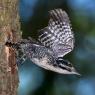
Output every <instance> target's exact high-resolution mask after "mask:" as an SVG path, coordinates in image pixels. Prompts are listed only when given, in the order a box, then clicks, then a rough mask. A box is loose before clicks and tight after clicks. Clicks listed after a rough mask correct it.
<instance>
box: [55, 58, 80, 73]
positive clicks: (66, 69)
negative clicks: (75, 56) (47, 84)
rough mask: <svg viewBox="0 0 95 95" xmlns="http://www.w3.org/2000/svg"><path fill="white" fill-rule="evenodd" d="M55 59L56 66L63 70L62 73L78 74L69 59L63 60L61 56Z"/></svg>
mask: <svg viewBox="0 0 95 95" xmlns="http://www.w3.org/2000/svg"><path fill="white" fill-rule="evenodd" d="M56 61H57V64H58V67H59V68H60V69H63V72H62V73H63V74H76V75H80V74H79V73H78V72H77V71H76V70H75V68H74V67H73V65H72V64H71V63H70V62H69V61H67V60H64V59H63V58H58V59H57V60H56Z"/></svg>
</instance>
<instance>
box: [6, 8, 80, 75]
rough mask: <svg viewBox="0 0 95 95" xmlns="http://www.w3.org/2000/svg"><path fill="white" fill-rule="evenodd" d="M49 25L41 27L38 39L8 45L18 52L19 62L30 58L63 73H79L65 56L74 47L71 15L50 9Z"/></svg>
mask: <svg viewBox="0 0 95 95" xmlns="http://www.w3.org/2000/svg"><path fill="white" fill-rule="evenodd" d="M49 15H50V20H49V23H48V26H47V27H45V28H43V29H41V30H40V31H38V32H39V36H38V40H37V41H34V40H33V39H32V38H29V39H22V40H21V41H19V42H17V43H12V42H6V46H9V47H12V48H14V49H16V51H17V52H18V53H17V54H16V55H17V59H18V60H17V63H18V64H20V63H23V62H24V61H25V60H26V59H27V58H29V59H30V60H31V61H32V62H33V63H35V64H37V65H38V66H40V67H42V68H44V69H47V70H51V71H54V72H57V73H61V74H77V75H79V73H78V72H77V71H76V70H75V68H74V67H73V65H72V64H71V63H70V62H69V61H67V60H65V59H64V58H63V57H64V56H65V55H66V54H68V53H69V52H71V51H72V50H73V48H74V42H75V38H74V33H73V31H72V29H71V24H70V20H69V17H68V15H67V13H66V12H65V11H63V10H62V9H54V10H51V11H49Z"/></svg>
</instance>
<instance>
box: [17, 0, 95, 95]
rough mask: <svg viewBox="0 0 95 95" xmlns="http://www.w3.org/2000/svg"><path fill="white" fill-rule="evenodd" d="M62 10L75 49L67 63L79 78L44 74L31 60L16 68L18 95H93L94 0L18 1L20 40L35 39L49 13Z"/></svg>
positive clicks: (46, 72) (94, 49)
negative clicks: (67, 16) (57, 9)
mask: <svg viewBox="0 0 95 95" xmlns="http://www.w3.org/2000/svg"><path fill="white" fill-rule="evenodd" d="M55 8H62V9H63V10H65V11H66V12H67V13H68V15H69V18H70V20H71V24H72V28H73V31H74V34H75V48H74V50H73V51H72V52H71V53H69V54H67V55H66V56H65V57H64V58H65V59H68V60H69V61H70V62H71V63H72V64H73V65H74V67H75V68H76V69H77V71H78V72H79V73H80V74H81V76H76V75H61V74H58V73H55V72H52V71H47V70H44V69H42V68H40V67H38V66H37V65H35V64H34V63H32V62H31V61H30V60H26V61H25V63H24V64H23V65H19V78H20V83H19V88H18V95H95V0H19V14H20V21H21V29H22V31H23V38H27V37H28V36H31V37H33V38H35V39H37V36H38V32H37V31H38V30H39V29H42V28H44V27H45V26H47V24H48V20H49V17H48V11H49V10H52V9H55Z"/></svg>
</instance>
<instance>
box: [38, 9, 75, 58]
mask: <svg viewBox="0 0 95 95" xmlns="http://www.w3.org/2000/svg"><path fill="white" fill-rule="evenodd" d="M49 13H50V20H49V24H48V26H47V27H45V28H44V29H42V30H40V31H39V33H40V34H39V41H40V42H41V43H42V44H43V45H44V46H45V47H48V48H50V49H52V50H53V51H54V52H55V54H56V56H57V57H63V56H64V55H66V54H67V53H69V52H71V51H72V50H73V48H74V34H73V32H72V31H71V26H70V21H69V17H68V15H67V13H66V12H65V11H63V10H62V9H55V10H51V11H50V12H49Z"/></svg>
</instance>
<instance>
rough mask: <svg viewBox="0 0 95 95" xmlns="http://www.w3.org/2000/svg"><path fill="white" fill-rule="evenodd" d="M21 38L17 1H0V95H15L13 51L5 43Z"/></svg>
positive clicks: (16, 78)
mask: <svg viewBox="0 0 95 95" xmlns="http://www.w3.org/2000/svg"><path fill="white" fill-rule="evenodd" d="M20 38H21V31H20V23H19V15H18V0H0V95H17V88H18V83H19V79H18V69H17V65H16V59H15V51H14V50H13V49H12V48H9V47H6V46H5V43H6V41H8V40H10V41H12V42H17V41H18V40H20Z"/></svg>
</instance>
